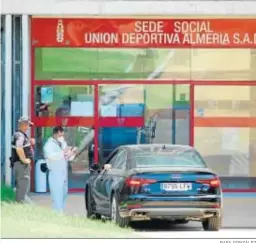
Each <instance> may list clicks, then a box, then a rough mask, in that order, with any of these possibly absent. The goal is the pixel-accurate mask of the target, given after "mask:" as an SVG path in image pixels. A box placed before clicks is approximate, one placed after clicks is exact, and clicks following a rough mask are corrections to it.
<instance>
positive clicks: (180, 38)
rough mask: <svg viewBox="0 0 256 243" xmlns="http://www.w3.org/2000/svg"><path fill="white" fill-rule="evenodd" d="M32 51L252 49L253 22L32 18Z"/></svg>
mask: <svg viewBox="0 0 256 243" xmlns="http://www.w3.org/2000/svg"><path fill="white" fill-rule="evenodd" d="M32 44H33V45H34V46H36V47H106V48H113V47H124V48H146V47H148V48H153V47H156V48H188V47H193V48H228V47H232V48H256V19H96V18H90V19H88V18H86V19H66V18H63V19H61V18H60V19H58V18H49V19H47V18H32Z"/></svg>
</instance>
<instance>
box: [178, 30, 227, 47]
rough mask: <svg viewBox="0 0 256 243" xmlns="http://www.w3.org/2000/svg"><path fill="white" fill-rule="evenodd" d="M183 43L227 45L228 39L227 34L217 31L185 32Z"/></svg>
mask: <svg viewBox="0 0 256 243" xmlns="http://www.w3.org/2000/svg"><path fill="white" fill-rule="evenodd" d="M183 44H194V45H198V44H199V45H229V44H230V39H229V35H228V34H218V33H202V34H200V33H195V34H192V33H191V34H185V35H184V38H183Z"/></svg>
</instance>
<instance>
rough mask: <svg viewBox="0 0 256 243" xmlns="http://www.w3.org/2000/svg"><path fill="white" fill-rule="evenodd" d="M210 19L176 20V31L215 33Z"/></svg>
mask: <svg viewBox="0 0 256 243" xmlns="http://www.w3.org/2000/svg"><path fill="white" fill-rule="evenodd" d="M210 24H211V23H210V21H175V22H174V32H175V33H201V32H207V33H213V30H212V29H211V25H210Z"/></svg>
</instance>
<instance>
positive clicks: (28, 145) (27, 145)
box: [12, 144, 31, 149]
mask: <svg viewBox="0 0 256 243" xmlns="http://www.w3.org/2000/svg"><path fill="white" fill-rule="evenodd" d="M30 146H31V145H30V144H26V145H24V146H21V147H17V146H14V145H12V148H14V149H16V148H26V147H30Z"/></svg>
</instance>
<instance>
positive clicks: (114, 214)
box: [110, 194, 130, 228]
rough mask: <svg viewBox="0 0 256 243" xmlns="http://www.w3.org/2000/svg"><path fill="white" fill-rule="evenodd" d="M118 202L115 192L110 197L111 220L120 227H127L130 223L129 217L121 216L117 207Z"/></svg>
mask: <svg viewBox="0 0 256 243" xmlns="http://www.w3.org/2000/svg"><path fill="white" fill-rule="evenodd" d="M117 202H118V197H117V195H116V194H113V196H112V199H111V208H110V210H111V221H112V222H113V223H115V224H117V225H118V226H119V227H121V228H125V227H128V226H129V224H130V218H129V217H125V218H122V217H121V216H120V214H119V208H118V205H117Z"/></svg>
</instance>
